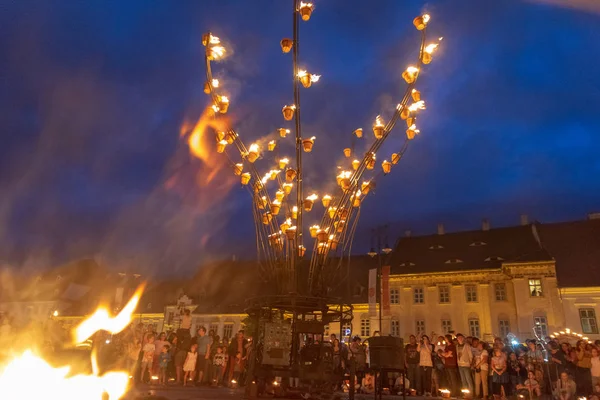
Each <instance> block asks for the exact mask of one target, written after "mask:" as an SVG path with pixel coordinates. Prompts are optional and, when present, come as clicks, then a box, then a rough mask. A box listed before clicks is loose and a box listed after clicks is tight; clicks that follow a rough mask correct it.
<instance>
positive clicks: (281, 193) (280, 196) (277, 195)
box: [275, 190, 285, 230]
mask: <svg viewBox="0 0 600 400" xmlns="http://www.w3.org/2000/svg"><path fill="white" fill-rule="evenodd" d="M284 197H285V192H284V191H283V190H278V191H277V192H275V199H277V201H283V198H284ZM282 230H283V229H282Z"/></svg>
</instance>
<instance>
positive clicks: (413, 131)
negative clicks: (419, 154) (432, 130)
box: [406, 125, 420, 140]
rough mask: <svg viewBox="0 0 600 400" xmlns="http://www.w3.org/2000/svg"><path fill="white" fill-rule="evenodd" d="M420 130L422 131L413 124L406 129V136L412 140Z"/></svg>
mask: <svg viewBox="0 0 600 400" xmlns="http://www.w3.org/2000/svg"><path fill="white" fill-rule="evenodd" d="M419 132H420V131H419V130H418V129H417V127H416V126H415V125H411V127H410V128H408V129H407V130H406V137H407V138H408V140H412V139H414V138H415V135H418V134H419Z"/></svg>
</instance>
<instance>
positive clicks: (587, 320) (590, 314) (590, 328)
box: [579, 308, 598, 333]
mask: <svg viewBox="0 0 600 400" xmlns="http://www.w3.org/2000/svg"><path fill="white" fill-rule="evenodd" d="M579 319H581V329H582V330H583V333H598V325H597V324H596V313H595V312H594V309H593V308H580V309H579Z"/></svg>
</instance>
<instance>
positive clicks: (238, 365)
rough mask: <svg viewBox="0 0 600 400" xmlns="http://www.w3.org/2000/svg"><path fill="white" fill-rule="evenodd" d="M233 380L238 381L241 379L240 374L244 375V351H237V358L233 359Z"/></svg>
mask: <svg viewBox="0 0 600 400" xmlns="http://www.w3.org/2000/svg"><path fill="white" fill-rule="evenodd" d="M233 362H234V364H233V380H234V381H236V382H239V381H240V376H241V375H242V353H241V352H239V351H238V352H237V353H236V355H235V360H233Z"/></svg>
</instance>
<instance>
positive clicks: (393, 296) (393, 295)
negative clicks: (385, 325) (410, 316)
mask: <svg viewBox="0 0 600 400" xmlns="http://www.w3.org/2000/svg"><path fill="white" fill-rule="evenodd" d="M390 303H391V304H400V290H398V289H390Z"/></svg>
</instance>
